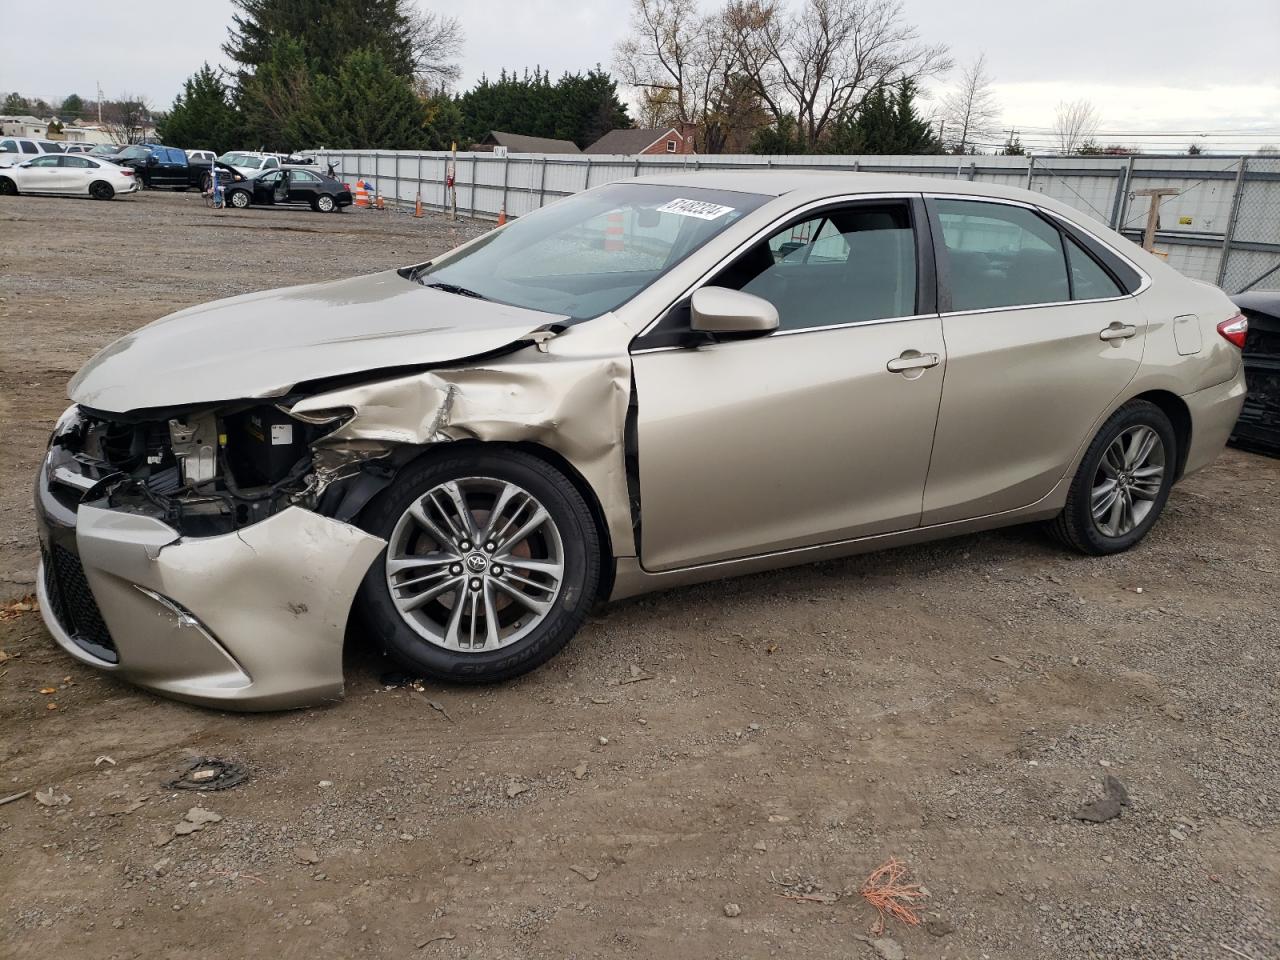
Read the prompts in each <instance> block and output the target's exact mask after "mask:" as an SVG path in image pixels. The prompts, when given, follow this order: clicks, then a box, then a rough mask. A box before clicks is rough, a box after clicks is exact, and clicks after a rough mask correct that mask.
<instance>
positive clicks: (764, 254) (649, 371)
mask: <svg viewBox="0 0 1280 960" xmlns="http://www.w3.org/2000/svg"><path fill="white" fill-rule="evenodd" d="M922 216H923V206H922V205H921V204H919V202H918V201H917V202H916V203H915V204H914V205H913V204H912V202H911V201H910V200H907V199H903V200H888V201H883V200H882V201H867V202H863V203H857V204H845V205H840V206H835V207H832V208H830V209H827V210H823V211H819V212H815V213H811V214H807V215H804V216H803V217H801V218H800V219H798V220H797V221H796V222H794V223H792V224H789V225H787V226H785V227H784V228H783V229H781V230H779V231H778V232H777V233H775V234H774V235H773V236H772V237H770V238H769V239H768V241H766V242H762V243H760V244H758V245H756V246H755V247H753V248H751V249H750V250H748V251H747V252H745V253H744V254H742V255H741V256H740V257H738V258H736V259H735V260H734V261H733V262H732V263H730V264H728V265H727V266H726V267H725V268H724V269H723V270H721V271H720V272H719V273H718V274H717V275H716V276H714V277H713V278H712V279H711V280H710V284H711V285H716V286H725V287H731V288H734V289H739V290H743V291H745V292H748V293H754V294H756V295H757V296H761V297H764V298H765V299H767V300H769V301H771V302H772V303H773V304H774V305H775V306H776V307H777V308H778V313H779V318H780V328H779V329H778V330H777V331H775V332H774V333H772V334H770V335H768V336H765V337H760V338H755V339H746V340H722V341H720V342H716V343H711V344H708V345H702V346H684V347H681V346H679V345H675V346H672V345H671V338H672V335H673V334H674V335H675V337H676V342H677V344H678V340H679V330H678V326H679V324H681V323H684V324H685V325H686V326H687V303H686V304H685V305H683V306H684V315H683V316H684V319H682V315H681V312H680V311H681V307H682V305H677V307H676V308H673V311H672V312H671V313H669V314H668V316H667V317H665V318H664V319H663V321H662V322H661V323H660V324H659V325H658V327H657V328H656V330H655V331H653V332H652V334H651V335H650V336H648V337H647V338H646V337H641V338H638V339H637V341H636V343H635V344H634V345H633V370H634V375H635V381H636V391H637V397H638V412H637V420H636V442H637V450H638V458H639V477H640V511H641V524H640V527H641V545H640V554H641V562H642V564H643V566H644V567H645V568H646V569H649V570H670V569H676V568H680V567H687V566H693V565H697V564H703V563H711V562H715V561H718V560H726V559H731V558H736V557H745V556H751V555H758V554H764V553H770V552H774V551H781V550H787V549H792V548H797V547H805V546H812V545H816V544H822V543H830V542H835V541H839V540H846V539H850V538H855V537H861V536H867V535H871V534H876V533H885V532H890V531H895V530H903V529H909V528H912V527H915V526H917V525H918V524H919V522H920V510H921V498H922V496H923V492H924V483H925V476H926V474H927V472H928V467H929V453H930V449H931V446H932V443H933V430H934V425H935V422H936V418H937V412H938V400H939V397H940V395H941V390H942V371H943V362H944V359H945V357H944V352H945V351H944V345H943V340H942V327H941V321H940V320H939V319H938V317H937V316H936V314H935V311H934V309H933V303H932V289H931V288H932V283H933V276H932V270H931V267H930V266H928V265H927V264H928V258H925V259H926V266H925V267H924V268H923V269H922V268H921V267H920V266H919V262H920V258H919V257H918V253H919V251H918V249H917V247H918V245H917V240H916V232H915V226H916V224H917V223H918V222H919V221H920V220H921V219H922ZM663 342H665V343H667V345H666V346H662V345H659V346H656V347H655V346H654V344H655V343H657V344H661V343H663Z"/></svg>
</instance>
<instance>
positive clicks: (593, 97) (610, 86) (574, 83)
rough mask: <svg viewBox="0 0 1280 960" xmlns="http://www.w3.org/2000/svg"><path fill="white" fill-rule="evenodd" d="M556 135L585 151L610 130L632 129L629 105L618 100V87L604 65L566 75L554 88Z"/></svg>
mask: <svg viewBox="0 0 1280 960" xmlns="http://www.w3.org/2000/svg"><path fill="white" fill-rule="evenodd" d="M552 94H553V99H554V101H555V104H556V106H555V115H556V119H555V133H554V134H552V135H553V136H555V137H558V138H559V139H561V140H572V141H573V142H574V143H576V144H577V145H578V146H579V147H582V148H585V147H588V146H590V145H591V144H593V143H595V142H596V141H597V140H599V139H600V138H601V137H603V136H604V135H605V134H606V133H608V132H609V131H610V130H615V129H617V128H619V127H630V126H631V117H630V116H628V114H627V108H626V105H625V104H624V103H623V102H622V101H621V100H619V99H618V85H617V83H615V82H614V79H613V78H612V77H611V76H609V74H608V73H606V72H605V71H604V70H603V69H601V68H600V65H599V64H597V65H596V67H595V69H594V70H588V71H587V72H586V73H566V74H565V75H564V76H563V77H561V78H560V80H559V81H558V82H557V83H556V85H555V87H554V88H552Z"/></svg>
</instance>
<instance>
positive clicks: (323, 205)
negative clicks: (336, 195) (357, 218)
mask: <svg viewBox="0 0 1280 960" xmlns="http://www.w3.org/2000/svg"><path fill="white" fill-rule="evenodd" d="M316 206H317V207H319V208H320V212H321V213H328V212H329V211H330V210H332V209H333V197H331V196H329V195H328V194H324V195H323V196H321V197H320V199H319V200H317V201H316Z"/></svg>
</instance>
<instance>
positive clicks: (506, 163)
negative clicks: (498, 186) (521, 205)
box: [499, 157, 511, 213]
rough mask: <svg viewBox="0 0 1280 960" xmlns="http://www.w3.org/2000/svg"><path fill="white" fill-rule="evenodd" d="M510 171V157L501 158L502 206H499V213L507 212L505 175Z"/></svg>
mask: <svg viewBox="0 0 1280 960" xmlns="http://www.w3.org/2000/svg"><path fill="white" fill-rule="evenodd" d="M510 173H511V158H510V157H503V158H502V206H501V207H500V208H499V212H500V213H506V212H507V177H508V175H509V174H510Z"/></svg>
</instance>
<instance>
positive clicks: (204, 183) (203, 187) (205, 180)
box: [200, 173, 213, 193]
mask: <svg viewBox="0 0 1280 960" xmlns="http://www.w3.org/2000/svg"><path fill="white" fill-rule="evenodd" d="M212 188H213V177H211V176H210V175H209V174H207V173H206V174H205V175H204V176H203V177H201V178H200V192H201V193H208V192H209V191H210V190H211V189H212Z"/></svg>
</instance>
